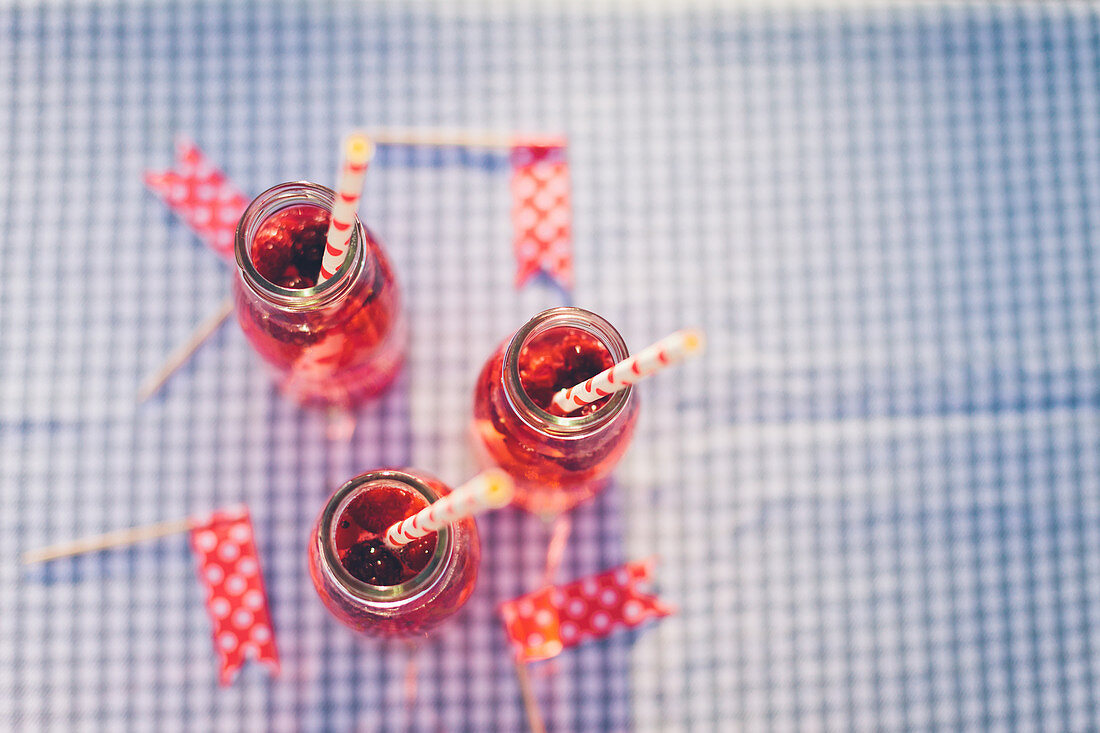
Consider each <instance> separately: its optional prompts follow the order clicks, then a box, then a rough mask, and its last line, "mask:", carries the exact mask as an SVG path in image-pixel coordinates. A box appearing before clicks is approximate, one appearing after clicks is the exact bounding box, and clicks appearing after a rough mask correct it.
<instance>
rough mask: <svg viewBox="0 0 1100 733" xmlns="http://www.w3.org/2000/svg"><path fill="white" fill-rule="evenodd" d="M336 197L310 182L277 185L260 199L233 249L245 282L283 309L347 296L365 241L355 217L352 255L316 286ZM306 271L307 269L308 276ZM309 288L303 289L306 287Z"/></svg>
mask: <svg viewBox="0 0 1100 733" xmlns="http://www.w3.org/2000/svg"><path fill="white" fill-rule="evenodd" d="M334 201H335V193H334V192H333V191H332V189H330V188H326V187H325V186H321V185H318V184H316V183H309V182H306V181H292V182H289V183H281V184H279V185H277V186H273V187H271V188H269V189H268V190H266V191H264V192H263V193H261V194H260V195H259V196H257V197H256V198H255V199H254V200H253V201H252V203H250V204H249V205H248V208H246V209H245V211H244V214H243V215H242V216H241V219H240V221H239V222H238V223H237V232H236V238H235V242H234V250H235V255H236V260H237V266H238V268H239V269H240V272H241V276H242V278H243V279H244V281H245V283H246V284H247V285H248V286H249V288H251V289H252V290H253V291H254V292H255V293H256V294H257V295H259V296H260V297H263V298H265V299H268V300H272V301H274V302H277V303H279V304H280V305H284V306H290V307H294V306H307V307H308V306H312V305H318V304H320V303H323V302H326V301H327V300H328V298H330V297H334V296H335V295H336V294H338V293H340V292H343V291H344V289H346V287H347V286H348V283H349V282H350V281H351V280H352V279H353V278H352V276H351V273H352V272H353V271H355V270H356V269H358V268H359V267H361V265H362V262H363V260H364V254H363V252H364V248H363V247H362V246H360V244H361V242H363V241H365V235H364V230H363V225H362V223H361V222H360V221H359V220H358V219H356V222H355V227H354V228H353V229H352V234H351V241H350V242H349V244H348V252H347V256H346V257H345V258H344V262H343V264H342V265H341V266H340V268H339V269H338V270H337V271H336V273H335V274H334V275H333V276H332V277H331V278H330V279H328V280H326V281H325V282H323V283H320V284H316V279H317V272H316V271H313V265H312V262H313V260H316V270H317V271H319V270H320V258H321V257H323V256H324V246H325V241H324V240H325V235H326V234H327V232H328V219H329V217H330V216H331V214H332V206H333V202H334ZM303 270H305V271H304V272H303ZM303 286H304V287H303Z"/></svg>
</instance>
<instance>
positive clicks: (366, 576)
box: [318, 471, 453, 602]
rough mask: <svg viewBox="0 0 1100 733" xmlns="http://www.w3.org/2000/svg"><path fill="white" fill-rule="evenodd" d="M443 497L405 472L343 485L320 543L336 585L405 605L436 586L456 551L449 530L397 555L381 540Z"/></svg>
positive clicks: (325, 519)
mask: <svg viewBox="0 0 1100 733" xmlns="http://www.w3.org/2000/svg"><path fill="white" fill-rule="evenodd" d="M438 498H439V495H438V494H437V493H436V492H435V490H434V489H432V488H431V487H430V486H428V485H427V484H426V483H424V482H423V481H421V480H420V479H418V478H417V477H415V476H413V475H411V474H408V473H405V472H403V471H374V472H371V473H367V474H363V475H362V476H358V477H356V478H354V479H352V480H351V481H349V482H347V483H346V484H344V485H343V486H342V487H340V489H339V490H337V492H336V493H335V494H334V495H333V496H332V498H331V499H329V502H328V504H326V506H325V509H324V512H323V513H322V517H321V526H320V531H319V532H318V541H319V542H320V543H321V551H322V556H323V557H324V560H325V565H326V566H327V567H328V570H329V572H330V573H331V575H332V577H333V578H334V579H335V580H336V582H337V584H338V585H340V586H341V587H342V588H344V590H345V591H347V592H348V593H349V594H351V595H352V596H355V597H356V598H359V599H360V600H362V601H365V602H386V601H406V600H408V599H410V598H414V597H416V596H417V595H419V594H420V593H422V592H424V591H426V590H427V589H428V588H430V587H431V585H432V584H433V582H434V581H435V580H436V579H437V578H439V577H440V576H441V575H442V572H443V569H444V567H445V566H446V565H447V562H448V561H449V558H450V556H451V553H452V550H453V533H452V532H451V530H450V528H444V529H442V530H440V531H438V532H436V533H434V534H432V535H429V536H428V537H424V538H421V539H420V540H417V541H416V542H412V543H410V544H408V545H405V546H404V547H402V548H400V549H399V550H398V551H396V552H395V551H393V550H390V549H389V548H387V547H386V545H385V543H384V541H383V540H382V537H383V535H384V533H385V531H386V529H388V528H389V526H390V525H391V524H393V523H395V522H398V521H400V520H401V519H404V518H405V517H407V516H410V515H412V514H414V513H416V512H417V511H419V510H420V509H422V508H423V507H426V506H428V505H429V504H431V503H433V502H434V501H436V500H437V499H438Z"/></svg>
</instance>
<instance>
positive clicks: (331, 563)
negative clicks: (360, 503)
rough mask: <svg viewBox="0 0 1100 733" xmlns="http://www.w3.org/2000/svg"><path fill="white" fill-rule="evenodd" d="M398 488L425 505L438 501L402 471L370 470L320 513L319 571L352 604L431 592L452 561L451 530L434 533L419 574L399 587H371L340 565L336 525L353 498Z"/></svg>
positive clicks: (379, 602)
mask: <svg viewBox="0 0 1100 733" xmlns="http://www.w3.org/2000/svg"><path fill="white" fill-rule="evenodd" d="M384 485H389V486H399V487H400V488H404V489H408V490H411V491H413V492H416V493H418V494H420V495H421V496H423V497H424V500H425V501H426V502H427V503H428V504H432V503H434V502H435V501H437V500H438V499H439V498H440V494H439V493H438V492H437V491H436V490H435V489H434V488H432V487H431V486H430V485H429V484H428V483H426V482H425V481H423V480H421V479H420V478H419V477H417V476H415V475H413V474H411V473H406V472H405V471H392V470H386V471H370V472H368V473H364V474H361V475H359V476H356V477H355V478H353V479H351V480H350V481H348V482H347V483H346V484H344V485H343V486H341V487H340V488H339V489H338V490H337V491H336V493H335V494H333V495H332V498H331V499H329V501H328V503H327V504H326V505H325V508H324V510H323V511H322V513H321V520H320V523H319V525H318V528H317V538H316V542H317V543H318V548H317V549H318V550H319V553H318V555H319V557H320V559H321V566H322V571H323V572H324V574H325V575H326V576H327V577H328V578H329V581H330V582H331V583H332V585H333V586H335V587H337V588H339V589H340V590H341V591H342V592H343V593H344V594H346V595H347V596H349V597H350V598H351V599H353V600H354V601H356V602H358V603H360V604H365V605H371V606H394V605H400V604H403V603H407V602H409V601H412V600H415V599H416V598H418V597H419V596H421V595H423V594H424V593H426V592H428V591H429V590H431V589H432V588H433V587H434V586H435V585H436V584H437V583H438V582H439V580H440V579H441V578H442V577H443V576H444V573H445V571H446V569H447V568H448V567H449V566H450V565H451V564H452V563H453V562H454V555H455V549H454V548H455V536H454V531H453V530H452V529H451V528H450V527H444V528H443V529H441V530H439V531H438V532H437V533H436V544H435V552H434V553H433V554H432V557H431V559H430V560H429V561H428V564H427V565H425V566H424V569H423V570H421V571H420V572H419V573H417V574H416V575H414V576H413V577H411V578H409V579H408V580H406V581H405V582H403V583H399V584H398V585H372V584H370V583H365V582H363V581H362V580H359V579H358V578H356V577H355V576H353V575H352V574H351V573H349V572H348V571H347V569H346V568H345V567H344V566H343V565H342V564H341V563H340V557H339V553H338V551H337V549H336V524H337V522H338V521H339V518H340V517H341V516H343V514H344V510H345V509H347V507H348V505H350V504H351V503H352V502H353V501H354V500H355V499H356V497H358V496H359V494H360V493H362V492H364V491H369V490H370V489H371V488H372V487H380V486H384Z"/></svg>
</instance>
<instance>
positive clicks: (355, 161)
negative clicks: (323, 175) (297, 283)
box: [318, 132, 374, 284]
mask: <svg viewBox="0 0 1100 733" xmlns="http://www.w3.org/2000/svg"><path fill="white" fill-rule="evenodd" d="M372 155H374V144H373V143H372V142H371V141H370V138H369V137H367V136H366V135H364V134H363V133H361V132H353V133H352V134H351V135H348V138H347V140H345V141H344V163H343V165H342V166H341V168H340V177H339V181H337V184H336V200H335V201H333V202H332V220H331V221H330V222H329V225H328V238H327V240H326V242H325V256H324V257H323V258H322V259H321V274H320V276H319V277H318V284H320V283H322V282H324V281H325V280H328V279H329V278H330V277H332V276H333V275H335V274H336V271H337V270H339V269H340V265H342V264H344V257H345V256H347V253H348V243H349V242H350V241H351V228H352V225H354V224H355V213H356V211H358V210H359V196H360V194H362V192H363V178H364V177H365V176H366V175H367V164H368V163H369V162H370V159H371V156H372Z"/></svg>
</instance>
